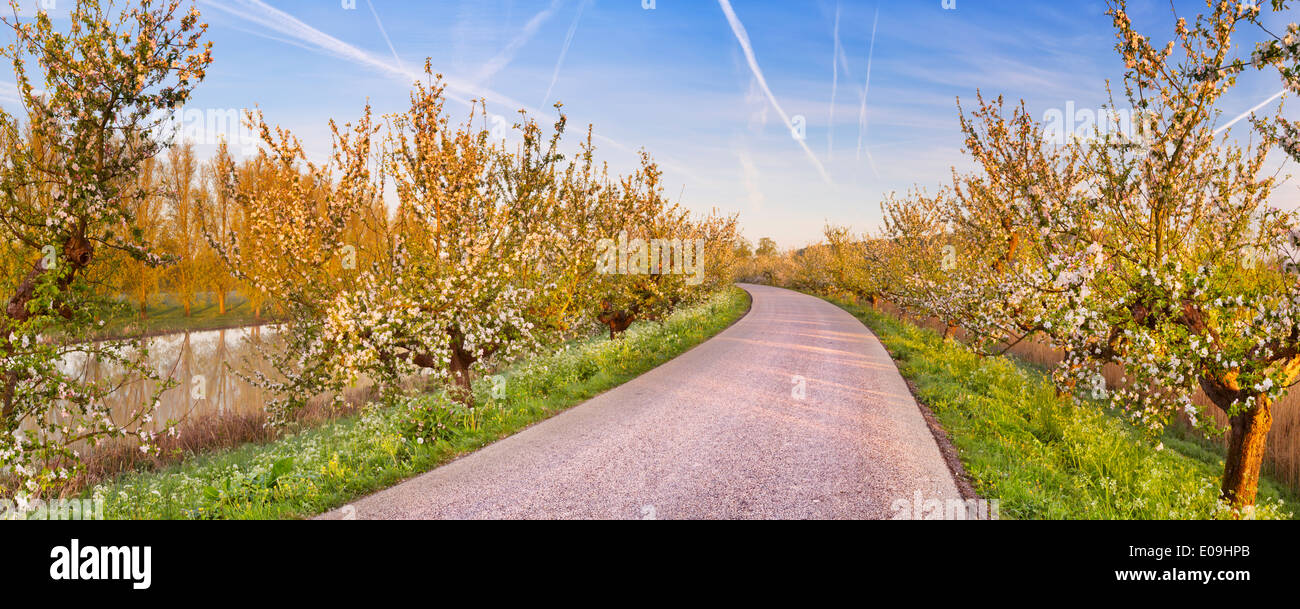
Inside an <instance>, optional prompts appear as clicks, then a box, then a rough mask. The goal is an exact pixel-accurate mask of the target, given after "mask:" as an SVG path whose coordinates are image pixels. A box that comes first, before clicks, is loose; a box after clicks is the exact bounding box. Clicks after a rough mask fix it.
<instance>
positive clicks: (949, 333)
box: [943, 324, 961, 340]
mask: <svg viewBox="0 0 1300 609" xmlns="http://www.w3.org/2000/svg"><path fill="white" fill-rule="evenodd" d="M960 329H961V328H960V327H959V326H955V325H953V324H948V327H947V328H946V329H944V331H943V339H944V340H953V339H955V338H957V330H960Z"/></svg>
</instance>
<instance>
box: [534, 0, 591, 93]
mask: <svg viewBox="0 0 1300 609" xmlns="http://www.w3.org/2000/svg"><path fill="white" fill-rule="evenodd" d="M590 2H591V0H583V1H582V4H579V5H578V14H577V15H576V16H574V18H573V25H571V26H569V33H568V34H566V35H565V36H564V48H562V49H560V58H559V59H558V60H556V62H555V71H554V72H552V73H551V84H550V85H547V87H546V96H545V97H543V98H542V107H543V108H545V107H546V102H548V101H550V99H551V90H552V89H554V88H555V81H556V80H558V79H559V78H560V66H562V65H564V57H565V55H568V54H569V45H571V44H573V35H574V33H576V32H577V31H578V22H579V21H581V20H582V10H583V9H585V8H587V4H588V3H590Z"/></svg>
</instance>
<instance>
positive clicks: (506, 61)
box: [474, 0, 562, 85]
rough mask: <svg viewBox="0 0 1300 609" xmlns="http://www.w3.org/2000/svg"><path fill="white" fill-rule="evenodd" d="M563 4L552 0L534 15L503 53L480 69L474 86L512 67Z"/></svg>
mask: <svg viewBox="0 0 1300 609" xmlns="http://www.w3.org/2000/svg"><path fill="white" fill-rule="evenodd" d="M561 3H562V0H551V5H550V6H548V7H546V8H545V9H543V10H542V12H540V13H537V14H536V15H533V18H532V19H529V20H528V23H526V24H524V29H522V30H520V31H519V33H518V34H516V35H515V37H514V38H513V39H511V40H510V44H507V45H506V46H505V48H504V49H501V51H500V52H498V53H497V54H496V56H494V57H493V58H492V59H490V60H488V62H487V63H486V64H484V65H483V67H482V68H479V71H478V75H477V76H475V77H474V84H476V85H484V84H487V83H488V82H490V81H491V80H492V77H493V76H496V74H497V72H500V71H501V69H502V68H504V67H506V66H508V65H510V62H511V61H514V58H515V55H516V54H517V53H519V49H520V48H523V46H524V45H525V44H528V41H529V40H532V39H533V36H534V35H535V34H537V29H538V28H540V27H542V24H543V23H546V21H547V20H548V19H550V18H551V16H552V15H554V14H555V11H557V10H559V8H560V4H561Z"/></svg>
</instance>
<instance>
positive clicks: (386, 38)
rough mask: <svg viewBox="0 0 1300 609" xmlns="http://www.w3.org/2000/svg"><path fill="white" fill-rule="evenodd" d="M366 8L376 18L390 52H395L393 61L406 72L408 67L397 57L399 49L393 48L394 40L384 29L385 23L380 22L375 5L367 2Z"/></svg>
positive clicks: (367, 0) (368, 0)
mask: <svg viewBox="0 0 1300 609" xmlns="http://www.w3.org/2000/svg"><path fill="white" fill-rule="evenodd" d="M366 6H369V7H370V14H371V15H374V16H375V25H377V26H379V33H380V34H381V35H383V37H384V42H386V43H388V50H390V51H392V52H393V61H396V62H397V67H398V68H400V69H401V70H402V71H403V72H405V71H406V67H405V66H403V65H402V58H401V57H398V55H397V48H396V47H394V46H393V39H392V38H389V37H388V30H385V29H384V22H383V21H380V20H379V11H376V10H375V3H373V2H371V1H370V0H366Z"/></svg>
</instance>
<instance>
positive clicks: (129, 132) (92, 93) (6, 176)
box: [0, 0, 211, 501]
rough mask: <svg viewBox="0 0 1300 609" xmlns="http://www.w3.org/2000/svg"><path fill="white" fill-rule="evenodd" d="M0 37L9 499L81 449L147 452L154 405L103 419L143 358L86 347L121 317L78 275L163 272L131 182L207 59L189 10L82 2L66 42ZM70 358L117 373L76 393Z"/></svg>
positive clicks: (141, 193)
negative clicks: (114, 263) (5, 85)
mask: <svg viewBox="0 0 1300 609" xmlns="http://www.w3.org/2000/svg"><path fill="white" fill-rule="evenodd" d="M11 4H12V6H13V8H14V9H15V11H14V13H15V14H17V12H18V11H17V8H18V3H17V2H11ZM5 24H6V25H8V26H9V27H10V28H11V29H12V30H13V32H14V35H15V42H14V43H13V44H12V45H10V46H9V47H6V48H5V49H4V50H3V51H0V54H3V55H4V56H5V57H7V58H8V59H10V60H11V61H12V64H13V69H14V73H15V77H16V80H17V85H18V87H17V89H18V95H19V99H20V102H21V105H22V107H23V109H24V111H25V113H26V116H25V119H24V120H23V121H22V123H23V124H24V125H25V127H26V129H25V130H20V127H19V123H20V121H19V119H18V118H16V117H14V116H11V115H10V114H9V113H8V112H6V111H4V110H0V151H2V154H3V157H2V158H0V242H3V243H4V244H5V247H6V249H8V250H9V251H10V252H9V253H12V254H14V255H15V256H16V257H17V259H18V260H20V261H21V265H20V266H18V267H17V268H8V269H7V270H8V272H9V274H8V275H6V276H5V277H3V278H2V279H3V283H0V290H3V292H4V293H3V294H2V295H0V432H3V433H0V468H3V469H7V470H8V471H9V472H10V476H9V477H6V478H5V480H11V481H14V482H16V483H17V485H18V488H14V489H4V490H6V491H10V490H12V491H14V492H15V493H16V495H17V497H18V498H19V499H20V501H21V500H23V499H25V498H26V497H29V496H31V494H34V493H39V492H42V491H43V490H44V489H46V488H48V486H49V485H50V484H52V483H54V482H55V481H56V480H58V479H62V478H66V477H67V476H68V475H69V474H70V472H72V471H74V470H75V469H76V467H77V463H78V459H77V458H78V456H79V453H78V451H79V448H78V447H79V446H81V445H82V444H83V443H91V444H93V443H96V442H98V441H100V440H102V439H105V438H110V437H122V436H128V435H133V436H135V437H136V438H138V439H139V441H140V442H141V449H142V450H145V451H148V450H149V449H150V446H151V441H152V440H153V438H154V433H155V432H154V431H153V430H152V429H150V428H149V426H148V425H147V424H148V423H149V422H150V421H151V419H152V416H153V407H154V405H155V398H153V397H151V398H146V399H145V401H144V402H143V403H141V404H138V405H137V406H136V407H134V408H131V409H128V412H125V413H123V412H120V411H118V412H113V411H110V410H109V409H108V408H107V406H106V405H105V398H106V396H108V395H109V394H111V393H113V392H115V391H117V389H118V388H119V387H120V386H121V385H122V384H123V383H124V382H126V379H127V378H135V377H139V376H150V375H152V373H151V372H150V371H149V370H148V369H147V367H146V366H145V365H144V364H143V360H144V358H145V357H144V356H145V354H144V353H143V349H142V348H141V345H132V344H127V343H124V342H122V341H109V342H93V341H90V340H88V338H89V337H90V333H91V332H92V330H93V329H94V328H97V327H98V326H99V325H100V324H102V323H104V321H105V319H106V318H107V317H108V316H109V315H111V314H113V313H115V312H121V307H118V306H117V305H116V304H115V303H114V302H113V301H112V300H111V299H109V298H106V297H105V295H104V294H103V293H102V292H101V291H98V290H96V289H94V287H93V286H92V285H90V284H89V282H88V281H87V280H86V277H87V276H88V275H89V274H90V273H93V272H94V271H95V269H96V266H97V265H100V264H102V261H103V260H105V259H109V256H108V255H107V254H106V253H111V252H120V253H123V254H126V255H129V256H131V257H132V258H134V259H136V260H139V261H143V262H145V263H147V264H149V265H151V266H159V265H162V264H164V262H165V260H164V259H163V258H162V257H161V256H160V255H158V253H157V251H156V250H155V249H154V244H153V243H149V242H147V241H146V240H145V239H144V238H142V237H143V231H142V230H141V229H140V224H141V222H142V219H141V218H139V217H138V216H137V212H138V211H139V210H140V206H139V204H138V202H139V201H140V200H141V199H142V198H146V197H150V196H155V195H154V193H150V192H147V191H146V190H145V189H141V188H139V187H138V186H139V182H137V180H136V176H137V174H138V173H139V172H140V170H141V168H142V167H143V166H144V165H145V164H146V163H148V162H149V161H150V159H152V158H154V157H156V156H157V155H158V154H159V152H160V150H161V149H162V147H163V146H164V145H165V142H161V141H159V140H158V139H156V138H155V137H154V135H155V134H156V133H157V132H158V129H157V128H158V126H159V122H160V121H159V119H158V117H159V116H160V115H162V114H164V113H166V112H168V111H170V110H173V109H175V108H178V107H179V106H181V105H182V104H184V103H185V102H186V100H188V99H189V97H190V94H191V92H192V91H193V88H194V86H195V85H196V84H197V83H198V82H199V81H201V80H202V79H203V77H204V73H205V70H206V68H207V66H208V64H209V63H210V62H211V54H210V50H209V48H208V47H207V45H205V44H203V43H202V37H203V33H204V31H205V30H206V27H207V26H206V25H205V24H202V23H200V22H199V13H198V11H197V9H195V8H192V7H191V8H190V10H189V11H188V12H186V11H183V10H182V9H181V7H180V2H179V1H176V0H171V1H167V2H158V1H155V0H140V1H139V2H138V3H136V4H133V5H129V6H118V5H116V4H115V3H113V2H111V1H110V2H107V3H101V2H99V1H98V0H78V1H77V2H76V4H75V5H74V7H73V8H72V10H71V12H70V22H69V25H68V29H67V31H58V30H56V29H55V25H54V21H53V20H52V19H51V18H50V17H49V16H48V15H47V14H46V13H45V12H43V11H42V12H40V13H38V14H37V16H36V17H35V18H34V19H33V20H30V21H23V20H20V19H18V18H17V17H14V18H12V19H6V20H5ZM68 358H95V359H98V360H100V361H106V362H109V363H115V364H118V365H119V366H120V367H121V368H123V369H124V370H126V372H124V373H123V375H121V376H115V378H111V379H103V380H100V381H94V380H87V379H84V378H81V377H79V376H77V375H74V374H70V373H69V372H68V371H67V370H66V368H65V367H64V366H62V365H61V364H62V363H63V362H64V361H66V360H67V359H68ZM165 385H166V384H165V383H162V384H160V386H165Z"/></svg>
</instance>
